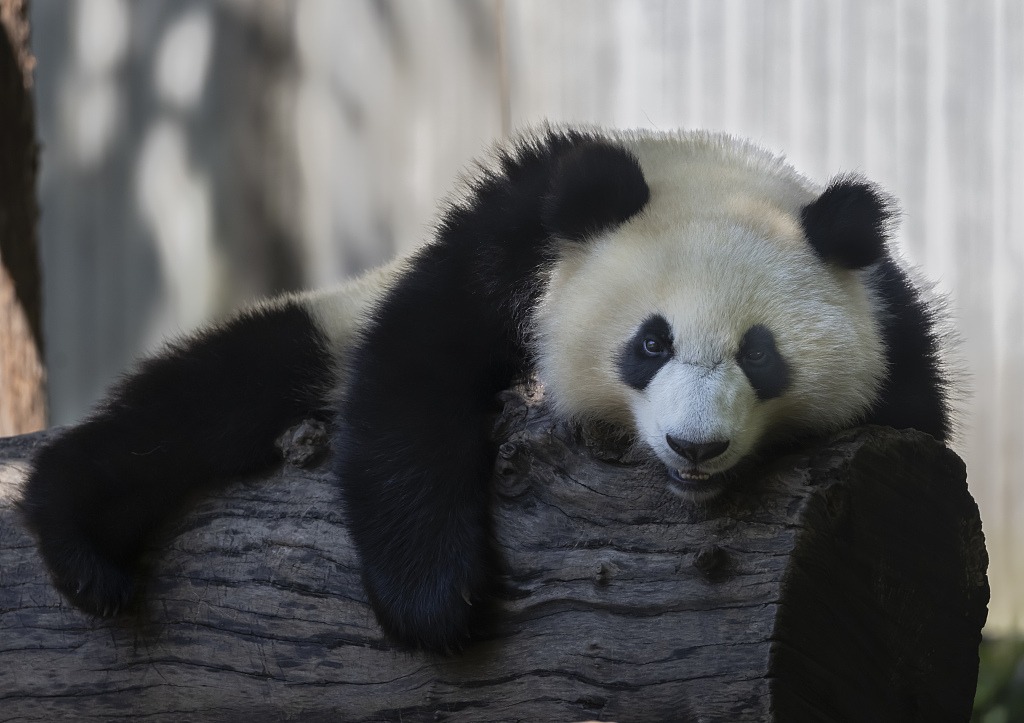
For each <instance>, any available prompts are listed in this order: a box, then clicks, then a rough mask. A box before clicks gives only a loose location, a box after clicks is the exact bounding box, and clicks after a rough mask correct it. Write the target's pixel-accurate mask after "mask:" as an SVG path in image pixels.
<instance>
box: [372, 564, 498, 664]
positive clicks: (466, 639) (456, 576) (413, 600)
mask: <svg viewBox="0 0 1024 723" xmlns="http://www.w3.org/2000/svg"><path fill="white" fill-rule="evenodd" d="M391 572H392V571H382V570H379V569H378V570H374V569H373V567H372V566H364V570H363V577H364V582H365V585H366V590H367V593H368V595H369V597H370V604H371V605H372V606H373V610H374V613H375V614H376V616H377V621H378V622H379V623H380V626H381V628H382V629H383V630H384V634H385V635H386V636H387V637H388V639H389V640H391V641H392V642H394V643H395V644H397V645H398V646H400V647H402V648H404V649H407V650H419V651H425V652H431V653H437V654H441V655H451V654H453V653H457V652H459V651H460V650H462V649H463V648H465V647H466V646H467V645H468V644H469V643H471V642H472V641H473V640H477V639H479V638H480V637H482V636H483V635H484V634H485V632H486V631H485V624H486V622H487V620H488V612H489V611H488V608H489V607H490V604H489V603H490V601H491V597H492V596H491V595H490V594H489V587H488V582H487V578H486V575H485V574H484V569H482V568H477V569H475V570H473V569H470V568H468V567H467V568H464V569H462V570H452V569H447V570H436V569H435V570H432V569H430V568H429V567H421V568H419V569H418V571H416V572H414V571H409V572H410V573H412V574H411V575H408V576H395V575H393V574H391ZM403 577H404V579H402V578H403Z"/></svg>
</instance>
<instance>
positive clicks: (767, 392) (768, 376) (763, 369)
mask: <svg viewBox="0 0 1024 723" xmlns="http://www.w3.org/2000/svg"><path fill="white" fill-rule="evenodd" d="M736 363H737V364H739V365H740V369H742V370H743V373H744V374H746V375H747V379H749V380H750V386H752V387H753V388H754V393H755V394H757V398H758V399H760V400H761V401H765V400H767V399H774V398H775V397H779V396H781V395H782V394H783V393H784V392H785V391H786V389H787V388H788V387H789V381H790V374H789V365H788V364H787V363H786V360H785V359H783V358H782V355H781V354H779V349H778V347H776V346H775V335H774V334H772V332H771V329H769V328H768V327H766V326H762V325H761V324H755V325H754V326H752V327H750V328H749V329H747V331H746V333H745V334H744V335H743V339H742V341H740V349H739V351H738V352H737V354H736Z"/></svg>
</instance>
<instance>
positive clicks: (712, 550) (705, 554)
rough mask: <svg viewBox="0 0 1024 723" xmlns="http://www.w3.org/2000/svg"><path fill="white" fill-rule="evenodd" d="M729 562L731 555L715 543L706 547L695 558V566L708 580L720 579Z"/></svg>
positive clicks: (698, 551)
mask: <svg viewBox="0 0 1024 723" xmlns="http://www.w3.org/2000/svg"><path fill="white" fill-rule="evenodd" d="M728 562H729V554H728V553H727V552H726V551H725V550H723V549H722V548H721V547H719V546H718V545H716V544H714V543H709V544H707V545H704V546H703V547H701V548H700V549H699V550H697V554H696V555H694V557H693V566H694V567H695V568H697V571H698V572H700V573H701V574H702V575H703V576H704V577H706V578H713V577H719V576H721V574H722V573H723V572H724V571H725V567H726V564H727V563H728Z"/></svg>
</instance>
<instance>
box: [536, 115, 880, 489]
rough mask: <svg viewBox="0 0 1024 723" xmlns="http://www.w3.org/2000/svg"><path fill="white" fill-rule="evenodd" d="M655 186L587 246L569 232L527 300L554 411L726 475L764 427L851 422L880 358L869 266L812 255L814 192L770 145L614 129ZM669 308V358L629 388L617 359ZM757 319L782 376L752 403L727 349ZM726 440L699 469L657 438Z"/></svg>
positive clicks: (777, 430) (876, 380)
mask: <svg viewBox="0 0 1024 723" xmlns="http://www.w3.org/2000/svg"><path fill="white" fill-rule="evenodd" d="M617 138H618V139H619V140H620V141H621V142H623V143H624V145H626V147H628V148H629V149H630V150H631V151H632V152H633V153H634V154H635V155H636V156H637V158H639V160H640V164H641V168H642V170H643V172H644V176H645V178H646V180H647V183H648V186H649V187H650V190H651V198H650V202H649V203H648V205H647V207H645V208H644V209H643V210H642V211H641V212H640V213H639V214H637V215H636V216H635V217H633V218H632V219H630V220H628V221H627V222H626V223H624V224H623V225H621V226H620V227H618V228H616V229H614V230H612V231H610V232H607V233H606V234H604V235H603V236H602V237H600V238H596V239H592V240H589V241H587V242H586V243H566V244H565V248H564V252H563V254H562V255H561V257H560V260H559V261H558V262H557V263H555V264H554V265H553V266H552V267H551V269H550V271H549V274H550V283H549V285H548V287H547V290H546V293H545V294H544V296H543V298H542V299H541V301H540V303H539V306H538V309H537V329H536V332H537V334H536V340H537V341H536V351H537V356H538V375H539V377H540V378H541V380H542V381H543V382H544V383H545V385H546V387H547V389H548V391H549V393H550V396H551V397H552V398H553V400H554V403H555V405H556V408H557V410H558V411H559V412H560V413H561V414H563V415H566V416H571V417H584V418H600V419H604V420H610V421H614V422H617V423H619V424H622V425H624V426H626V427H628V428H632V429H633V430H635V432H636V433H637V435H638V436H639V438H640V439H641V440H643V441H644V442H645V443H646V444H647V445H648V446H649V447H650V448H651V449H652V450H653V451H654V453H655V454H657V455H658V457H659V458H660V459H661V460H662V461H663V462H664V463H665V464H666V465H668V466H669V467H672V468H674V469H680V470H684V471H693V472H697V473H715V472H721V471H724V470H725V469H727V468H729V467H731V466H733V465H734V464H735V463H736V462H738V461H739V460H740V459H742V458H743V457H744V456H746V455H747V454H748V453H750V452H751V451H753V449H754V448H755V447H757V445H758V444H760V443H761V442H762V441H765V440H766V439H770V438H779V437H785V436H787V435H793V434H799V433H801V432H807V431H814V432H825V431H829V430H832V429H837V428H840V427H843V426H846V425H849V424H851V423H854V422H855V421H856V420H857V419H858V417H860V416H861V415H862V414H863V413H864V412H865V411H866V410H867V408H868V406H869V405H870V404H871V403H872V402H873V401H874V399H875V397H876V395H877V393H878V389H879V385H880V383H881V380H882V379H883V377H884V374H885V355H884V348H883V343H882V340H881V337H880V331H879V327H878V323H877V321H876V318H875V314H874V313H873V310H872V307H873V304H874V303H876V302H875V300H874V299H873V298H872V294H871V293H870V292H869V291H868V289H867V288H866V286H865V275H866V274H868V273H869V272H868V271H848V270H843V269H838V268H834V267H832V266H829V265H827V264H825V263H824V262H822V261H821V260H820V259H819V258H818V257H817V255H816V254H815V253H814V251H813V250H812V248H811V247H810V245H809V244H808V242H807V240H806V239H805V237H804V234H803V231H802V228H801V226H800V223H799V211H800V209H801V208H802V207H803V206H804V205H806V204H807V203H809V202H810V201H812V200H813V199H814V198H816V196H817V195H818V194H819V193H820V189H819V188H817V187H815V186H814V185H813V184H811V183H810V182H808V181H807V180H806V179H804V178H803V177H801V176H800V175H799V174H797V173H796V172H795V171H794V170H792V169H791V168H790V167H789V166H788V165H786V164H785V163H784V162H783V161H782V159H781V158H778V157H775V156H772V155H770V154H768V153H767V152H765V151H763V150H760V149H758V148H756V147H754V146H751V145H750V144H749V143H746V142H743V141H739V140H735V139H732V138H730V137H728V136H723V135H710V134H706V133H693V134H685V133H683V134H673V135H661V134H653V133H633V134H623V135H621V136H617ZM653 314H661V315H662V316H664V317H665V318H666V319H667V320H668V322H669V324H670V326H671V328H672V332H673V336H674V337H675V357H674V359H673V360H672V361H671V362H669V363H668V364H667V365H666V366H665V367H663V368H662V369H661V370H660V371H659V373H658V374H657V375H656V376H655V378H654V379H653V380H652V381H651V383H650V384H649V385H648V387H647V388H646V389H645V390H643V391H641V392H638V391H636V390H634V389H631V388H630V387H629V386H627V385H626V384H625V383H624V382H623V381H622V380H621V379H620V378H619V372H618V369H617V358H618V356H619V354H620V352H621V349H622V347H623V345H624V344H625V343H626V341H627V340H628V339H630V338H631V337H632V336H633V334H634V333H635V332H636V331H637V329H638V327H639V326H640V324H641V323H642V322H643V321H644V320H645V319H647V318H648V317H649V316H651V315H653ZM755 324H762V325H764V326H766V327H768V328H769V329H770V330H771V331H772V333H773V334H774V335H775V339H776V344H777V346H778V349H779V351H780V353H781V355H782V357H783V358H784V359H786V360H787V363H788V364H789V367H790V374H791V379H790V385H789V388H788V389H787V390H786V391H785V393H784V394H783V395H782V396H780V397H779V398H776V399H771V400H768V401H759V400H758V399H757V397H756V395H755V394H754V392H753V389H752V388H751V386H750V384H749V382H748V381H747V379H746V377H745V375H744V374H743V371H742V370H741V369H740V368H739V366H738V364H737V362H736V361H735V358H736V354H737V351H738V348H739V343H740V340H741V338H742V336H743V334H744V333H745V332H746V331H747V329H749V328H750V327H751V326H753V325H755ZM666 434H673V435H676V436H679V437H682V438H684V439H689V440H691V441H712V440H719V439H727V440H728V441H729V442H730V445H729V448H728V450H727V451H726V452H725V453H724V454H723V455H721V456H720V457H718V458H715V459H713V460H709V461H708V462H706V463H704V464H702V465H700V466H699V467H698V468H695V467H694V466H693V465H691V464H690V463H689V462H688V461H686V460H683V459H682V458H681V457H680V456H679V455H677V454H676V453H675V452H673V451H672V450H671V449H670V448H669V447H668V445H667V443H666V441H665V435H666Z"/></svg>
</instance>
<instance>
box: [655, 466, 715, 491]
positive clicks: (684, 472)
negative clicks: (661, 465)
mask: <svg viewBox="0 0 1024 723" xmlns="http://www.w3.org/2000/svg"><path fill="white" fill-rule="evenodd" d="M667 470H668V476H669V479H670V480H671V482H669V485H668V488H669V491H670V492H672V494H674V495H677V496H678V497H685V498H690V499H694V498H698V499H709V498H711V497H715V496H716V495H718V494H719V493H720V492H722V491H723V490H724V489H725V485H724V482H725V480H724V478H723V477H722V476H721V475H718V474H712V473H710V472H701V471H700V470H696V469H677V468H676V467H667Z"/></svg>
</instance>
